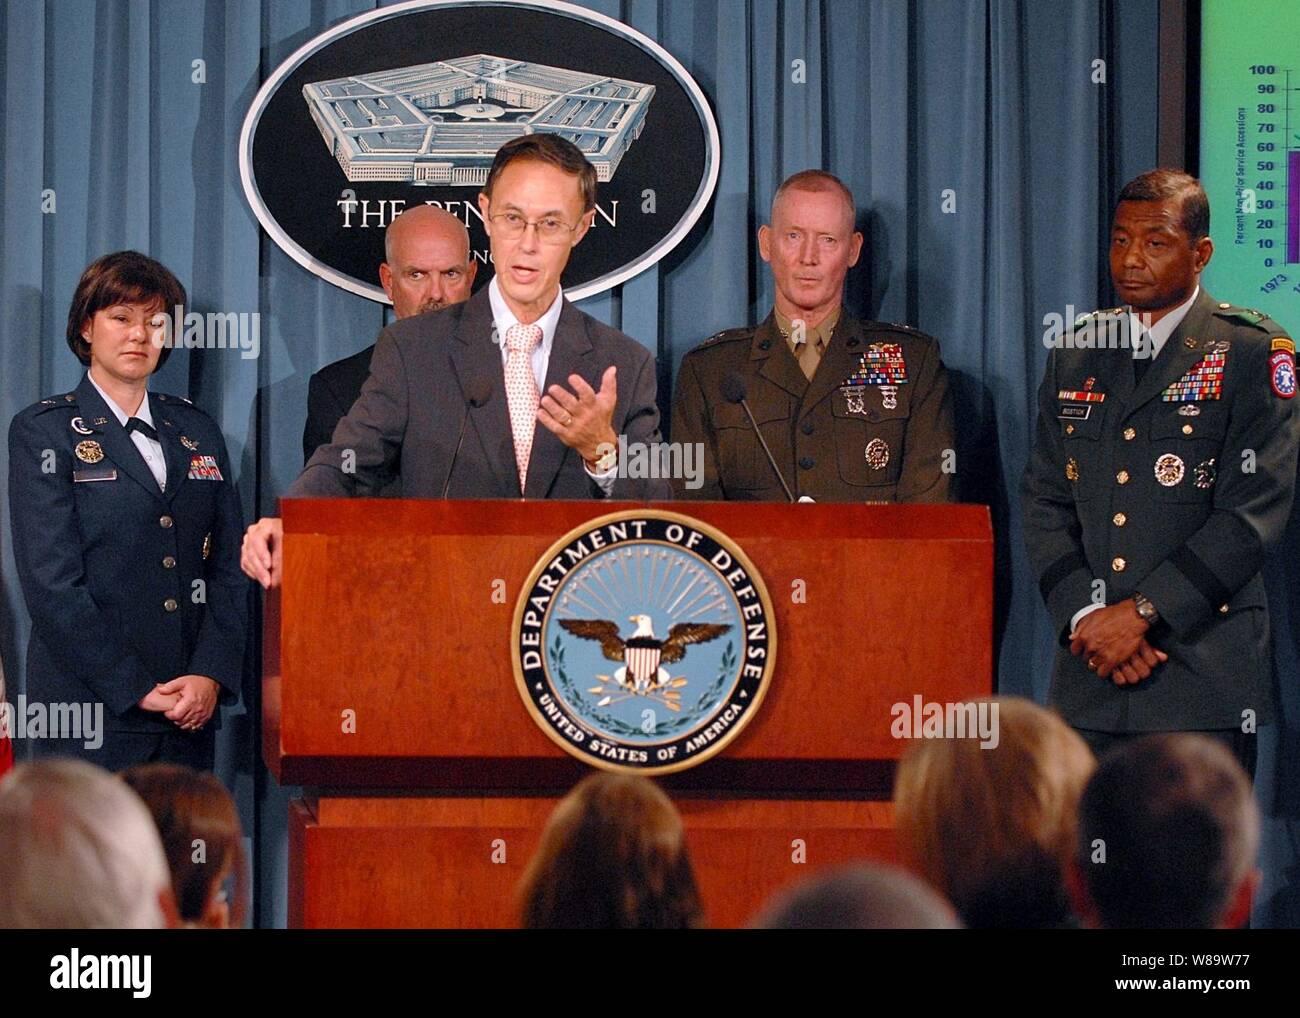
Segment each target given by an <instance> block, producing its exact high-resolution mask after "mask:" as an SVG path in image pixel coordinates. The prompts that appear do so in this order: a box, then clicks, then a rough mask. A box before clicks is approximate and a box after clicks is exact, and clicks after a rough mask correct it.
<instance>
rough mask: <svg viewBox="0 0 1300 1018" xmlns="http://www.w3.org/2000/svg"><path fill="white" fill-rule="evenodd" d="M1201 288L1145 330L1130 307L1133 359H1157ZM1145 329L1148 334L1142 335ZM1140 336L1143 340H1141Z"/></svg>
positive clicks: (1078, 616)
mask: <svg viewBox="0 0 1300 1018" xmlns="http://www.w3.org/2000/svg"><path fill="white" fill-rule="evenodd" d="M1200 293H1201V288H1200V286H1197V287H1196V288H1195V289H1194V290H1192V295H1191V296H1190V297H1188V298H1187V300H1185V301H1183V303H1181V304H1179V305H1178V307H1176V308H1174V309H1173V310H1172V311H1170V312H1169V314H1167V315H1165V316H1164V317H1163V318H1161V319H1160V321H1158V322H1156V323H1155V325H1153V326H1151V328H1149V329H1146V330H1144V329H1143V328H1142V319H1141V317H1140V316H1139V315H1138V313H1137V312H1136V311H1134V310H1133V309H1132V308H1129V309H1128V334H1129V336H1130V337H1131V338H1130V343H1131V344H1132V348H1133V359H1134V360H1136V359H1137V358H1138V357H1144V356H1146V352H1147V348H1148V346H1149V347H1150V350H1151V359H1152V360H1155V359H1156V358H1157V357H1159V356H1160V351H1161V350H1163V349H1164V348H1165V341H1166V340H1168V339H1169V337H1170V336H1172V335H1173V334H1174V330H1175V329H1176V328H1178V326H1179V325H1181V324H1182V321H1183V319H1184V318H1186V317H1187V312H1188V311H1190V310H1192V305H1193V304H1194V303H1195V302H1196V298H1197V297H1198V296H1200ZM1143 331H1145V332H1146V336H1142V333H1143ZM1139 337H1141V340H1140V341H1139ZM1105 607H1106V605H1104V604H1095V603H1094V604H1090V605H1088V607H1086V608H1080V609H1079V610H1078V611H1077V612H1075V613H1074V617H1073V618H1071V619H1070V632H1074V631H1075V630H1076V629H1078V628H1079V622H1080V621H1082V619H1083V617H1084V616H1085V615H1087V614H1088V613H1089V612H1095V611H1096V610H1097V609H1098V608H1105Z"/></svg>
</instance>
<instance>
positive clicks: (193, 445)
mask: <svg viewBox="0 0 1300 1018" xmlns="http://www.w3.org/2000/svg"><path fill="white" fill-rule="evenodd" d="M181 445H183V446H185V448H186V449H188V450H189V451H190V452H193V451H194V450H195V449H197V448H198V447H199V443H198V442H196V441H194V439H192V438H189V437H188V436H186V435H181Z"/></svg>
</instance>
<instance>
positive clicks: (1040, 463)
mask: <svg viewBox="0 0 1300 1018" xmlns="http://www.w3.org/2000/svg"><path fill="white" fill-rule="evenodd" d="M1209 227H1210V208H1209V202H1208V200H1207V199H1206V195H1205V191H1204V189H1203V188H1202V187H1201V184H1200V182H1199V181H1197V180H1195V179H1194V178H1193V177H1190V176H1188V175H1187V174H1186V173H1182V172H1179V171H1175V170H1164V169H1161V170H1153V171H1151V172H1149V173H1145V174H1143V175H1142V176H1140V177H1137V178H1136V179H1134V180H1132V181H1130V182H1129V183H1128V184H1126V185H1125V187H1124V189H1123V190H1122V191H1121V192H1120V196H1119V201H1118V202H1117V204H1116V208H1115V215H1114V220H1113V223H1112V230H1111V242H1110V269H1111V277H1112V279H1113V281H1114V284H1115V288H1116V291H1117V292H1118V293H1119V295H1120V298H1121V299H1122V300H1123V301H1124V302H1125V304H1124V306H1123V307H1120V308H1114V309H1112V310H1109V311H1100V312H1094V313H1093V314H1091V315H1088V316H1085V317H1084V318H1083V319H1080V320H1079V322H1076V323H1075V326H1076V327H1075V329H1074V330H1071V332H1070V333H1068V334H1066V335H1065V336H1064V337H1062V340H1061V342H1060V344H1059V345H1058V346H1057V348H1056V349H1054V350H1053V351H1052V353H1051V354H1050V356H1049V358H1048V363H1047V369H1046V372H1045V374H1044V378H1043V382H1042V386H1041V388H1040V389H1039V396H1038V424H1037V431H1036V434H1035V440H1034V447H1033V451H1032V454H1031V456H1030V461H1029V466H1028V469H1027V470H1026V472H1025V476H1024V482H1023V484H1022V497H1023V507H1024V528H1025V542H1026V545H1027V547H1028V550H1029V556H1030V560H1031V563H1032V566H1033V568H1034V571H1035V572H1036V574H1037V576H1038V582H1039V588H1040V590H1041V593H1042V596H1043V598H1044V600H1045V601H1046V603H1047V608H1048V612H1049V614H1050V615H1051V619H1052V626H1053V631H1054V632H1055V633H1057V634H1058V636H1059V638H1060V644H1061V646H1060V649H1059V651H1058V652H1057V655H1056V665H1055V668H1054V670H1053V677H1052V688H1051V696H1050V701H1051V703H1052V705H1053V706H1055V707H1056V708H1057V709H1058V710H1059V711H1060V712H1061V713H1062V715H1064V717H1065V718H1066V720H1067V721H1069V722H1070V724H1072V725H1073V726H1074V727H1075V728H1076V729H1078V730H1079V731H1080V733H1081V734H1082V735H1083V737H1084V738H1085V739H1086V740H1087V741H1088V742H1089V744H1090V745H1091V746H1092V748H1093V750H1094V752H1096V753H1097V754H1098V755H1100V754H1101V753H1103V752H1105V751H1106V750H1107V749H1109V748H1111V747H1112V746H1114V745H1115V744H1117V743H1119V742H1121V741H1123V740H1125V739H1127V738H1132V737H1136V736H1140V735H1143V734H1146V733H1149V732H1156V731H1173V730H1184V731H1199V732H1201V733H1203V734H1205V735H1209V736H1211V737H1213V738H1217V739H1219V740H1220V741H1222V742H1224V743H1225V744H1226V745H1227V746H1228V747H1229V748H1230V749H1231V750H1232V751H1233V752H1234V754H1235V755H1236V756H1237V758H1238V759H1239V760H1240V761H1241V762H1242V764H1243V766H1245V767H1246V769H1247V770H1248V771H1249V772H1250V773H1251V774H1252V775H1253V774H1254V763H1255V752H1256V748H1255V735H1254V732H1255V726H1256V725H1257V724H1259V723H1261V722H1264V721H1267V720H1269V718H1270V717H1271V715H1272V713H1273V710H1274V703H1273V692H1272V653H1271V647H1270V641H1269V626H1268V604H1267V601H1266V599H1265V592H1264V580H1263V576H1262V575H1261V566H1262V562H1263V557H1264V553H1265V549H1266V548H1267V546H1268V545H1270V544H1271V543H1272V542H1274V541H1276V540H1277V539H1278V538H1279V537H1280V536H1281V535H1282V533H1283V530H1284V528H1285V526H1286V523H1287V518H1288V516H1289V514H1290V510H1291V500H1292V495H1293V492H1294V487H1295V477H1296V449H1297V437H1298V435H1300V418H1297V416H1296V413H1295V411H1294V405H1295V401H1294V397H1295V392H1296V379H1295V344H1294V343H1293V342H1292V340H1291V339H1290V338H1289V337H1288V336H1287V335H1286V333H1285V332H1284V331H1283V330H1282V328H1281V327H1280V326H1279V325H1278V324H1277V323H1276V322H1274V321H1273V320H1272V319H1270V318H1268V317H1267V316H1265V315H1263V314H1261V313H1260V312H1258V311H1254V310H1250V309H1247V308H1242V307H1237V306H1235V305H1232V304H1228V303H1223V302H1220V301H1217V300H1215V299H1214V298H1213V297H1211V296H1210V295H1209V294H1208V293H1206V292H1205V290H1203V289H1202V288H1201V287H1200V274H1201V272H1202V271H1203V270H1204V268H1205V266H1206V265H1207V263H1208V262H1209V260H1210V256H1211V254H1212V253H1213V250H1214V245H1213V244H1212V242H1211V241H1210V238H1209ZM1116 337H1117V338H1118V339H1119V343H1118V344H1116V343H1114V342H1108V340H1113V339H1115V338H1116Z"/></svg>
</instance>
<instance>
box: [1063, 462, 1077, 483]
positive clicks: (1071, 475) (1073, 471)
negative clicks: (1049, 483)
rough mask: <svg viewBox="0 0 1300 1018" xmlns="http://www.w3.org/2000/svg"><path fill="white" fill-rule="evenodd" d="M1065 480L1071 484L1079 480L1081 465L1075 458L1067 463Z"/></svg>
mask: <svg viewBox="0 0 1300 1018" xmlns="http://www.w3.org/2000/svg"><path fill="white" fill-rule="evenodd" d="M1065 479H1066V480H1067V481H1069V482H1070V483H1071V484H1073V483H1074V482H1075V481H1077V480H1078V479H1079V464H1078V462H1076V460H1075V458H1074V457H1073V456H1071V457H1070V458H1069V459H1068V460H1066V461H1065Z"/></svg>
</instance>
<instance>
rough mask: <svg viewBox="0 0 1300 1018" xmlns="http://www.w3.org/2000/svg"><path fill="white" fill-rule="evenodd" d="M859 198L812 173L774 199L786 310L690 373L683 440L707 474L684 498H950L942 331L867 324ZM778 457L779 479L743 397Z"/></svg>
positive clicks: (773, 242) (694, 358)
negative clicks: (851, 309)
mask: <svg viewBox="0 0 1300 1018" xmlns="http://www.w3.org/2000/svg"><path fill="white" fill-rule="evenodd" d="M854 217H855V205H854V202H853V195H852V193H851V192H850V191H849V189H848V188H847V187H845V186H844V184H843V183H842V182H841V181H840V180H839V179H838V178H836V177H834V176H832V175H831V174H829V173H825V172H823V171H821V170H805V171H803V172H802V173H796V174H795V175H794V176H792V177H790V178H789V179H787V180H786V181H785V182H784V183H783V184H782V185H781V186H780V188H778V189H777V192H776V196H775V197H774V198H773V200H772V215H771V219H772V222H771V225H770V226H766V225H765V226H763V227H762V228H761V229H760V230H759V231H758V245H759V252H760V254H762V256H763V260H764V261H766V262H768V263H769V264H770V265H771V266H772V274H773V276H774V277H775V281H776V291H777V292H776V307H775V308H774V310H773V312H772V314H770V315H768V317H767V319H766V320H765V321H763V323H762V324H761V325H759V326H758V327H757V328H746V329H731V330H728V331H726V332H722V333H719V334H718V335H716V336H714V337H713V338H712V339H709V340H707V341H706V342H704V343H702V344H701V345H700V346H698V347H696V348H695V349H694V350H692V351H690V352H689V353H688V354H687V355H686V357H685V358H684V359H683V361H682V365H681V369H680V371H679V372H678V376H677V391H676V394H675V397H674V403H673V420H672V438H673V441H674V442H680V443H687V442H696V443H700V445H701V446H702V448H703V450H704V457H703V460H704V469H703V483H702V484H700V485H699V486H698V487H694V488H693V487H690V486H689V484H688V482H687V480H685V479H681V478H679V479H676V480H674V482H673V485H674V494H675V496H676V497H677V498H686V499H736V500H777V501H780V500H784V499H786V498H787V495H786V492H785V490H784V488H783V487H782V478H783V479H784V480H785V482H786V483H787V484H788V485H789V487H790V496H789V497H794V498H810V499H812V500H814V501H818V502H821V501H828V502H943V501H947V500H949V499H950V498H951V497H952V494H951V487H950V482H951V478H952V473H953V470H954V468H955V460H954V453H953V452H952V450H953V423H952V404H951V399H950V396H949V392H948V377H947V373H946V372H945V370H944V366H943V361H942V360H941V359H940V355H939V343H938V341H937V340H935V339H934V338H932V337H930V336H927V335H925V334H924V333H922V332H918V331H916V330H914V329H909V328H906V327H905V326H901V325H884V324H880V323H876V322H863V321H858V320H857V319H855V318H853V317H851V316H850V315H848V314H846V313H845V312H844V310H843V308H842V306H841V304H842V299H843V289H844V277H845V275H846V274H847V273H848V270H849V269H850V268H851V267H852V266H853V265H855V264H856V263H857V260H858V255H859V253H860V252H861V249H862V234H861V233H857V232H855V231H854V229H853V226H854ZM741 394H743V395H744V397H745V402H746V404H747V405H748V408H749V410H750V411H751V412H752V413H753V415H754V420H755V422H756V423H757V425H758V427H759V428H760V429H761V430H762V435H763V438H764V439H765V440H766V442H767V445H768V447H769V448H770V449H771V452H772V455H773V457H774V458H775V460H776V462H777V464H778V465H779V468H780V471H781V475H782V477H781V478H778V476H777V474H776V472H775V471H774V470H773V469H772V465H771V464H770V463H769V462H768V459H767V455H766V454H765V453H764V451H763V447H762V445H761V443H760V441H759V439H758V436H757V434H756V433H755V430H754V427H753V425H751V423H750V420H749V415H748V414H747V413H746V408H745V406H742V405H741V403H740V396H741Z"/></svg>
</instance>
